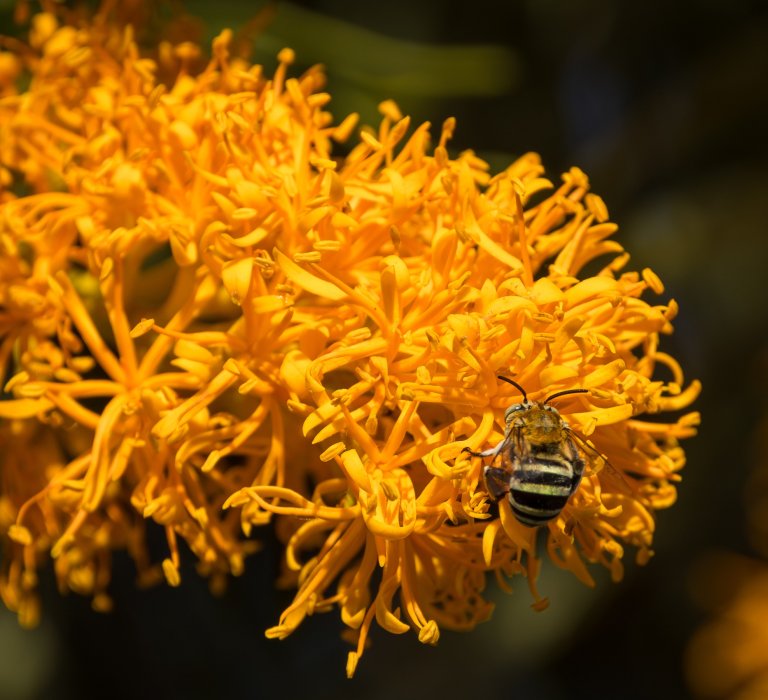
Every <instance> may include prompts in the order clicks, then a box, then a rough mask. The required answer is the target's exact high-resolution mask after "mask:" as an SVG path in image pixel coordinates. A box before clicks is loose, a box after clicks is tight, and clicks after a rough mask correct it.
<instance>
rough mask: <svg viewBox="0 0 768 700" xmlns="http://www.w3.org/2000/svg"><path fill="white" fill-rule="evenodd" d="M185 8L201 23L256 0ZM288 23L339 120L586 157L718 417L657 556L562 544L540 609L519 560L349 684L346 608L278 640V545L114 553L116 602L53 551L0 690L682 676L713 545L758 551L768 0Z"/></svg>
mask: <svg viewBox="0 0 768 700" xmlns="http://www.w3.org/2000/svg"><path fill="white" fill-rule="evenodd" d="M9 5H10V3H9V2H8V1H7V0H6V1H4V2H1V3H0V9H2V14H0V22H2V23H3V24H5V23H6V22H8V18H9V17H10V12H9V10H8V7H9ZM185 6H186V7H188V8H189V9H190V11H191V12H192V13H194V14H197V15H199V16H201V17H202V18H203V19H204V22H205V25H204V26H205V31H206V33H207V35H208V37H210V36H212V35H214V34H215V33H216V32H217V31H218V29H219V28H221V27H223V26H227V25H235V26H237V25H238V24H239V23H241V22H243V21H246V20H248V19H249V18H251V17H252V16H253V15H254V14H255V13H256V12H257V10H258V7H259V4H258V3H247V2H236V1H235V0H228V1H226V2H221V1H220V2H216V3H204V2H197V3H186V4H185ZM1 31H5V28H4V26H3V25H0V32H1ZM286 45H288V46H291V47H292V48H294V49H295V50H296V52H297V56H298V61H299V65H298V67H297V70H298V69H300V68H301V67H302V66H305V65H309V64H311V63H315V62H322V63H324V64H325V65H326V66H327V69H328V74H329V88H328V89H329V91H330V92H331V94H332V95H333V98H334V99H333V102H332V103H331V110H332V111H333V112H334V114H335V116H336V117H337V119H341V118H342V117H343V116H345V115H346V114H347V113H348V112H350V111H359V112H361V113H362V122H363V123H368V124H375V123H377V122H378V117H377V114H376V105H377V104H378V102H380V101H382V100H383V99H386V98H394V99H395V100H396V101H397V102H398V104H399V105H400V107H401V109H402V111H403V112H404V113H406V114H410V115H411V116H412V118H413V120H414V122H415V123H416V124H418V123H420V122H422V121H427V120H428V121H430V122H432V124H433V125H434V130H435V132H439V127H440V124H441V123H442V122H443V120H444V119H445V118H446V117H448V116H455V117H456V118H457V120H458V128H457V130H456V134H455V137H454V140H453V142H452V148H453V149H454V153H455V152H458V151H459V150H463V149H466V148H472V149H474V150H475V151H476V152H477V153H478V155H480V156H481V157H483V158H485V159H486V160H488V161H489V162H490V163H491V165H492V169H493V170H494V171H498V170H499V169H502V168H503V167H505V166H506V165H507V164H508V163H509V162H510V161H511V160H512V159H513V158H515V157H516V156H518V155H521V154H522V153H525V152H526V151H531V150H532V151H537V152H539V153H540V154H541V155H542V157H543V160H544V164H545V166H546V167H547V171H548V174H549V176H550V177H551V178H553V179H555V180H556V179H557V178H558V177H559V173H560V172H562V171H563V170H565V169H567V168H568V167H570V166H571V165H578V166H579V167H581V168H582V169H583V170H585V171H586V172H587V174H588V175H589V176H590V179H591V181H592V184H593V189H594V191H596V192H597V193H599V194H600V195H601V196H602V197H603V198H604V199H605V201H606V203H607V204H608V208H609V210H610V212H611V218H612V220H613V221H616V222H617V223H618V224H619V226H620V232H619V234H618V237H619V240H620V241H621V242H622V243H623V244H624V245H625V247H626V248H627V249H628V250H629V251H630V252H631V253H632V256H633V258H632V263H631V267H632V269H637V270H640V269H642V268H643V267H645V266H651V267H652V268H653V270H654V271H656V272H657V273H658V274H659V275H660V277H661V278H662V280H663V281H664V282H665V284H666V292H665V297H673V298H675V299H676V300H677V301H678V302H679V304H680V307H681V312H680V315H679V316H678V319H677V320H676V322H675V324H676V329H677V330H676V334H675V335H674V336H673V337H671V338H665V339H664V341H663V345H662V349H663V350H665V351H667V352H669V353H671V354H672V355H674V356H675V357H677V358H678V359H679V360H680V362H681V364H682V366H683V368H684V369H685V371H686V373H687V379H688V380H690V379H693V378H699V379H701V380H702V382H703V384H704V393H703V394H702V396H701V398H700V399H699V400H698V402H697V403H696V405H695V406H694V408H695V409H697V410H700V411H701V412H702V414H703V425H702V428H701V433H700V436H699V437H697V438H695V439H693V440H691V441H689V442H688V443H687V444H686V448H687V451H688V466H687V467H686V469H685V470H684V472H683V477H684V478H683V482H682V484H681V486H680V491H679V501H678V503H677V504H676V505H675V506H673V507H672V508H671V509H669V510H667V511H663V512H660V513H659V514H658V521H657V524H658V529H657V536H656V542H655V545H656V547H655V548H656V556H655V557H654V558H653V559H652V560H651V562H650V563H649V564H648V565H647V566H646V567H643V568H638V567H635V566H632V565H628V569H627V573H626V576H625V579H624V581H622V582H621V583H619V584H613V583H611V582H610V580H609V579H608V577H607V576H605V575H602V572H600V571H597V570H593V573H594V574H595V576H596V578H597V580H598V585H597V587H596V588H595V589H593V590H591V589H587V588H584V587H583V586H582V584H580V583H579V582H578V581H577V580H576V579H575V578H573V577H572V576H570V575H569V574H567V573H564V572H560V571H558V570H556V569H554V568H553V567H551V566H547V567H545V568H544V570H543V571H542V575H541V577H540V590H541V591H542V593H543V594H544V595H547V596H548V597H549V598H550V600H551V606H550V609H549V610H547V611H546V612H544V613H534V612H533V611H532V610H531V609H530V607H529V606H530V602H531V600H530V597H529V594H528V592H527V587H526V584H525V581H523V580H520V581H518V582H516V584H517V585H516V592H515V594H514V595H513V596H507V595H506V594H503V593H500V592H498V591H497V590H496V589H495V584H494V583H493V582H492V581H489V587H490V588H491V590H493V593H492V595H493V597H494V598H495V599H496V601H497V609H496V612H495V614H494V617H493V619H492V621H491V622H489V623H486V624H484V625H481V626H479V627H478V628H477V629H476V630H475V631H473V632H471V633H450V632H443V634H442V637H441V640H440V643H439V645H438V646H437V647H436V648H431V647H425V646H422V645H420V644H419V643H418V641H417V639H416V635H415V634H412V633H411V634H406V635H404V636H402V637H397V638H396V637H394V636H392V635H390V634H388V633H386V632H383V631H381V630H379V629H377V628H375V627H374V631H373V634H372V638H373V646H372V648H370V649H369V650H368V651H367V652H366V654H365V656H364V657H363V659H362V661H361V663H360V665H359V667H358V671H357V675H356V677H355V679H354V680H353V681H347V680H346V679H345V676H344V665H345V661H346V652H347V650H348V648H349V647H348V646H347V645H346V644H345V643H343V642H342V641H341V640H340V638H339V632H340V631H341V629H342V624H341V622H340V620H339V618H338V614H337V613H332V614H327V615H318V616H316V617H314V618H310V619H308V620H306V621H305V622H304V624H302V626H301V627H300V629H299V630H298V631H297V632H296V633H295V634H294V635H293V636H292V637H290V638H289V639H288V640H285V641H283V642H278V641H269V640H266V639H265V638H264V636H263V630H264V629H265V628H266V627H269V626H271V625H273V624H275V623H276V621H277V618H278V615H279V612H280V610H282V609H283V607H285V605H287V603H288V602H289V600H290V594H289V593H286V592H278V591H275V590H274V588H273V581H274V579H275V576H276V573H277V567H278V560H279V550H278V548H277V546H276V545H274V544H270V543H267V548H266V551H265V552H263V553H261V554H259V555H256V556H255V557H253V558H251V559H250V561H249V563H248V566H247V570H246V573H245V575H244V576H243V577H241V578H239V579H237V580H234V581H232V583H231V586H230V587H229V590H228V592H227V593H226V594H225V595H224V596H223V597H221V598H214V597H212V596H211V595H210V594H209V592H208V590H207V583H206V582H205V581H204V580H202V579H200V578H199V577H197V575H196V574H195V572H194V564H193V561H192V560H191V557H190V558H188V560H187V561H186V563H185V566H184V567H183V568H182V576H183V578H184V583H183V585H182V586H181V588H179V589H169V588H167V587H161V588H156V589H153V590H150V591H137V590H136V589H135V588H134V583H133V570H132V567H131V565H130V564H129V562H127V561H124V560H122V559H119V560H117V561H116V562H115V572H114V584H113V586H112V589H111V593H112V594H113V597H114V599H115V603H116V606H115V611H114V612H113V613H112V614H109V615H100V614H97V613H94V612H92V611H91V609H90V605H89V601H87V600H84V599H79V598H78V597H76V596H74V595H69V596H67V597H64V598H62V597H60V596H59V595H58V593H57V592H56V591H55V584H54V582H53V578H52V574H51V572H50V571H47V572H46V573H45V574H44V575H43V577H42V585H43V591H44V595H45V600H44V619H43V624H42V625H41V627H40V628H38V629H37V630H35V631H33V632H27V631H21V630H20V629H19V628H18V626H17V623H16V621H15V619H14V617H13V616H12V615H11V614H10V613H9V612H7V611H5V610H1V611H0V697H1V698H9V699H11V698H15V699H19V700H20V699H29V698H62V699H67V700H68V699H70V698H88V697H107V696H109V697H111V698H130V697H139V696H143V697H166V698H174V697H186V698H205V697H241V698H259V697H280V698H294V697H312V698H315V699H316V700H320V699H322V698H332V697H342V698H343V697H366V698H386V697H400V698H411V697H414V698H415V697H424V696H425V695H426V694H427V693H429V694H430V696H440V697H447V698H451V699H453V698H458V697H466V696H468V695H469V694H471V695H472V697H477V698H495V697H499V698H502V697H503V698H515V699H522V700H525V699H527V698H542V699H553V700H560V699H563V698H594V697H608V698H612V697H622V698H648V697H655V698H685V697H688V696H689V691H688V690H687V689H686V683H685V679H684V674H683V658H684V651H685V648H686V645H687V643H688V641H689V639H690V637H691V635H692V634H693V632H694V631H695V630H696V628H697V627H698V626H699V625H700V624H701V623H702V621H703V620H705V619H706V616H707V613H706V612H705V611H703V610H701V609H700V608H698V607H697V605H696V604H695V603H694V600H695V599H696V595H697V590H698V589H699V588H701V587H703V586H706V585H707V584H708V582H709V580H710V579H711V578H715V577H716V576H717V575H718V569H719V566H718V565H715V564H711V562H712V560H711V559H710V558H709V556H710V555H711V553H713V552H718V551H730V552H735V553H741V554H750V553H751V551H752V549H751V548H750V544H749V538H748V535H747V530H746V517H745V506H744V490H745V484H746V483H747V479H748V475H749V474H750V472H751V470H752V469H753V467H754V465H755V464H756V462H757V461H758V458H759V457H760V456H761V455H760V452H759V451H758V449H757V446H756V442H757V431H758V422H759V419H760V417H761V416H766V415H768V406H767V404H768V393H766V392H765V390H764V388H765V387H766V386H768V381H767V380H768V314H767V313H766V310H765V304H766V298H768V294H766V290H765V286H766V284H765V283H766V279H768V274H767V273H766V263H767V262H768V230H767V229H768V226H767V225H766V222H767V221H768V215H767V213H766V207H767V206H768V205H767V204H766V202H767V201H768V197H767V196H766V194H767V193H768V167H767V166H768V158H767V156H768V138H766V126H767V125H768V80H767V77H768V8H766V4H765V3H759V2H746V1H744V0H731V1H730V2H728V3H722V2H715V1H714V0H711V1H706V2H698V3H696V2H681V3H664V4H662V3H654V2H644V3H630V2H619V1H616V2H609V1H608V0H593V1H589V0H579V1H575V2H554V1H553V0H527V1H525V2H520V1H516V2H509V3H497V2H490V1H489V0H474V1H472V2H461V3H455V2H448V1H443V2H415V1H414V0H387V1H386V2H372V3H366V2H359V1H357V2H355V1H353V0H326V1H325V2H321V1H318V2H303V3H295V4H289V3H284V2H279V3H277V12H276V14H275V16H274V18H273V21H272V23H271V24H270V25H269V27H268V28H267V30H266V31H265V33H264V34H263V35H261V36H260V37H258V38H257V39H256V41H255V52H254V58H255V60H257V61H259V62H264V63H265V64H266V65H267V66H268V68H269V69H270V70H271V68H272V67H273V66H274V65H275V59H274V56H275V54H276V52H277V51H278V50H279V49H280V48H282V47H283V46H286ZM294 74H295V73H294ZM631 558H632V557H631V553H630V554H628V556H627V560H628V562H629V560H631Z"/></svg>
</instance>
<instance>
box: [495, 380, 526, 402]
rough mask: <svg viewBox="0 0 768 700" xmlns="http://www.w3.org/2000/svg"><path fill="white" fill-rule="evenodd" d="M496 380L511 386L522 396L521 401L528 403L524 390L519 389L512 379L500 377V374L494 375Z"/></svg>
mask: <svg viewBox="0 0 768 700" xmlns="http://www.w3.org/2000/svg"><path fill="white" fill-rule="evenodd" d="M496 378H497V379H501V381H502V382H506V383H507V384H511V385H512V386H513V387H515V389H517V390H518V391H519V392H520V393H521V394H522V395H523V401H528V395H527V394H526V393H525V389H523V387H521V386H520V385H519V384H518V383H517V382H516V381H515V380H514V379H510V378H509V377H502V376H501V375H500V374H498V375H496Z"/></svg>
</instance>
